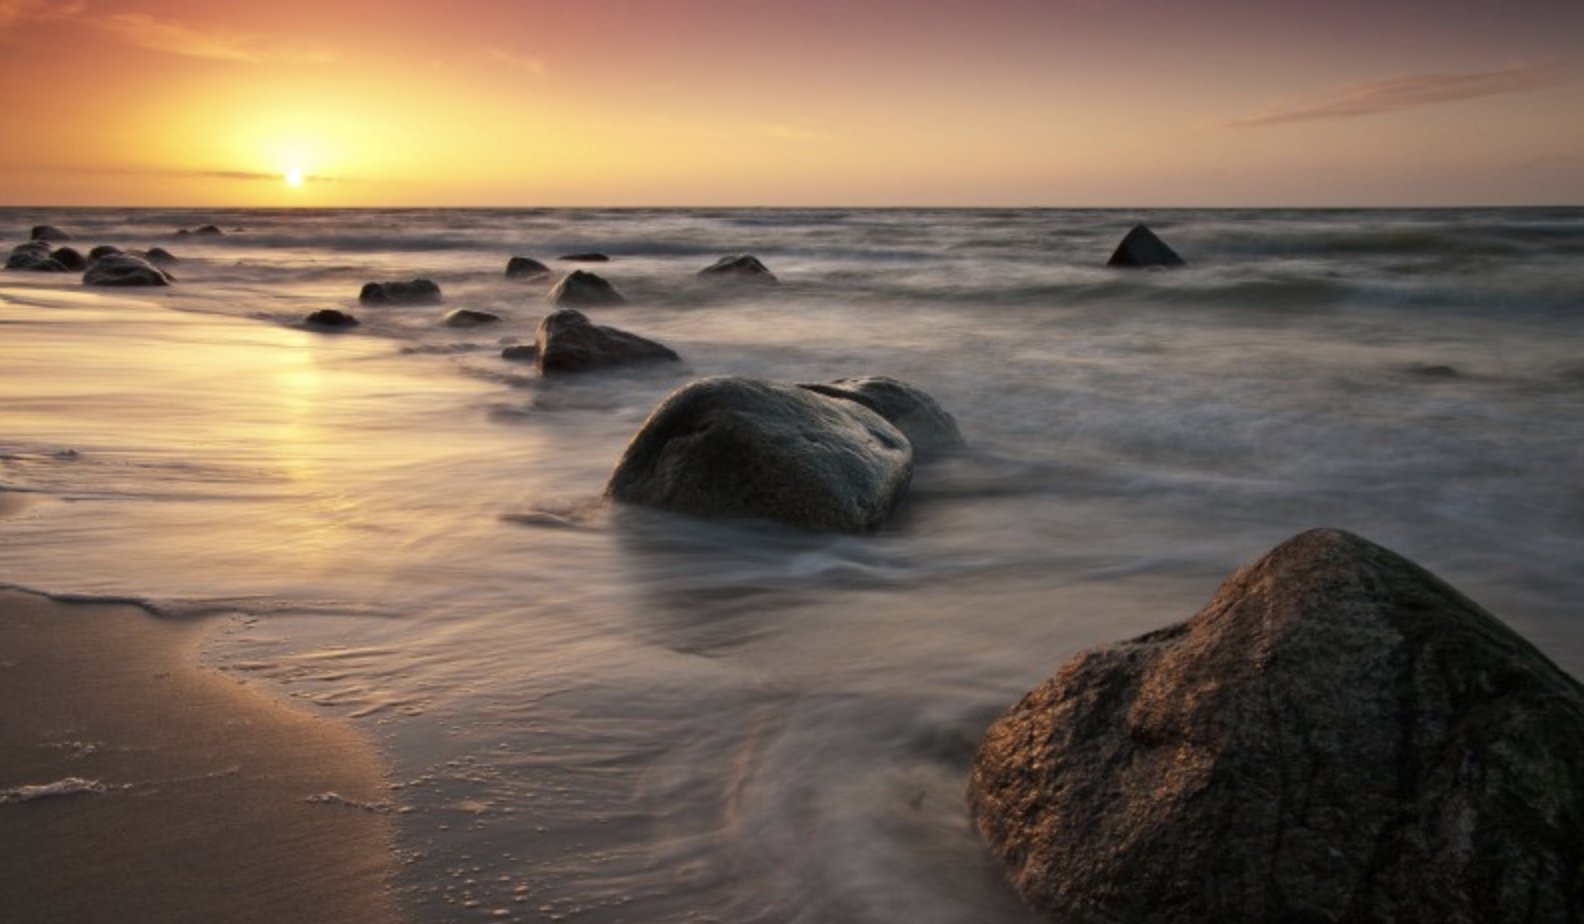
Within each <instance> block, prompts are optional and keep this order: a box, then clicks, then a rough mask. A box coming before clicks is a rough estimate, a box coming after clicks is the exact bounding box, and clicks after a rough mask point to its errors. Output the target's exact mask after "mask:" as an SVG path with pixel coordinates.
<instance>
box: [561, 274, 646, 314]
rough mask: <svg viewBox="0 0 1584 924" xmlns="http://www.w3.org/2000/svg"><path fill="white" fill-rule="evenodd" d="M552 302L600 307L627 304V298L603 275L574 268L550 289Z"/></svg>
mask: <svg viewBox="0 0 1584 924" xmlns="http://www.w3.org/2000/svg"><path fill="white" fill-rule="evenodd" d="M549 301H550V304H552V305H555V306H557V307H559V308H600V307H605V306H609V305H625V304H627V299H626V297H625V296H623V295H622V294H621V293H620V292H618V291H617V290H616V287H615V286H613V285H611V284H610V283H608V282H606V281H605V279H604V278H603V277H600V276H597V275H595V274H594V273H585V272H584V271H582V270H573V271H572V272H570V273H568V274H567V275H566V277H565V278H563V279H562V280H561V281H560V282H558V283H556V284H555V287H554V288H552V289H551V290H550V295H549Z"/></svg>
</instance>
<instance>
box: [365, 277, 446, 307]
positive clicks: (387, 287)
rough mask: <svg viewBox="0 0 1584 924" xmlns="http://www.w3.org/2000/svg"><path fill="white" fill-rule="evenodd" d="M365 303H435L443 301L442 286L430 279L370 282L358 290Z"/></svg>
mask: <svg viewBox="0 0 1584 924" xmlns="http://www.w3.org/2000/svg"><path fill="white" fill-rule="evenodd" d="M358 301H359V302H361V303H363V304H365V305H433V304H437V303H439V302H440V301H442V298H441V295H440V287H439V286H438V285H436V284H435V283H434V282H433V281H432V280H429V279H413V280H411V281H408V282H369V283H365V284H364V285H363V289H362V291H360V292H358Z"/></svg>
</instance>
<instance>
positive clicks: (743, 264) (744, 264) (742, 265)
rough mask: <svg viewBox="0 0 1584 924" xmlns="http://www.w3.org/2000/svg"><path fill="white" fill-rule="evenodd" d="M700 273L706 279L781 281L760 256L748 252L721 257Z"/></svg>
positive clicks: (770, 282) (773, 282)
mask: <svg viewBox="0 0 1584 924" xmlns="http://www.w3.org/2000/svg"><path fill="white" fill-rule="evenodd" d="M698 274H699V275H700V276H702V277H704V278H706V279H717V280H722V281H731V282H759V283H764V284H766V285H775V284H776V283H777V282H779V281H780V280H778V279H776V277H775V274H774V273H772V272H770V270H769V269H768V268H767V267H766V266H765V265H764V264H763V263H761V262H759V258H758V257H756V256H754V255H753V254H747V253H739V254H733V255H732V256H729V257H721V258H720V259H719V260H716V261H715V262H714V263H712V264H710V265H709V266H706V267H704V268H703V269H701V270H699V272H698Z"/></svg>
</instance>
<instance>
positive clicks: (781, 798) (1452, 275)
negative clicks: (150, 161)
mask: <svg viewBox="0 0 1584 924" xmlns="http://www.w3.org/2000/svg"><path fill="white" fill-rule="evenodd" d="M1139 222H1143V223H1145V224H1147V225H1149V226H1150V227H1151V228H1152V229H1153V230H1154V231H1155V232H1156V233H1158V234H1159V235H1160V237H1161V238H1162V239H1164V240H1165V241H1166V242H1167V243H1168V244H1169V245H1170V246H1171V247H1172V248H1174V249H1175V250H1176V251H1177V252H1178V253H1179V254H1181V255H1182V256H1183V258H1184V259H1185V260H1186V261H1187V264H1188V265H1187V266H1186V267H1185V268H1181V269H1176V270H1170V271H1159V270H1133V271H1128V270H1116V269H1108V268H1107V267H1106V261H1107V258H1108V257H1109V255H1110V253H1111V250H1112V249H1113V248H1114V247H1115V246H1116V244H1117V242H1118V241H1119V240H1120V239H1121V237H1122V236H1123V235H1124V234H1125V233H1126V232H1127V231H1128V229H1129V228H1130V227H1131V226H1133V225H1134V224H1135V223H1139ZM44 223H49V224H53V225H57V226H59V227H62V228H64V229H66V230H67V231H69V232H71V233H72V234H73V235H74V236H75V239H76V243H75V245H74V246H77V247H79V248H81V249H84V250H86V249H87V248H88V247H91V246H94V245H97V244H112V245H116V246H119V247H122V248H138V249H141V248H147V247H151V246H160V247H164V248H166V249H167V250H169V251H171V252H172V253H173V254H175V255H176V256H177V257H178V259H179V262H177V263H175V264H173V265H172V266H171V267H170V270H171V272H172V273H173V275H174V276H175V277H176V280H177V281H176V283H175V284H174V285H172V286H170V287H169V288H163V289H100V288H91V287H85V286H83V285H82V284H81V283H80V279H79V275H78V274H64V275H63V274H39V273H24V272H5V273H0V489H4V491H6V492H11V494H12V496H13V497H14V498H15V499H21V500H23V501H26V504H25V505H24V506H23V508H22V510H21V512H20V513H18V514H16V515H14V516H11V517H10V518H8V519H5V520H0V582H3V583H5V584H7V585H10V586H14V587H23V588H28V589H32V590H36V591H40V592H44V593H47V594H50V595H54V596H56V597H58V598H61V599H68V600H81V599H114V600H135V601H138V602H141V603H143V604H145V605H146V606H148V607H149V608H150V609H151V610H152V611H153V612H155V613H157V614H160V615H162V616H165V617H169V618H180V617H186V616H194V615H209V616H211V617H214V618H215V624H216V629H215V630H214V632H213V633H212V635H211V636H210V638H209V641H208V643H207V644H206V646H205V650H204V654H203V657H204V659H205V661H206V663H208V664H210V665H212V666H213V667H215V668H216V669H219V670H221V671H224V672H226V673H228V674H230V675H232V676H234V677H236V678H238V679H241V680H246V681H248V682H249V683H252V684H258V685H260V686H261V687H263V688H266V689H270V690H274V691H276V692H278V693H281V694H283V695H285V696H289V697H291V698H293V699H294V700H296V701H297V702H299V703H301V704H302V706H303V708H306V709H309V710H312V711H315V712H317V713H320V714H323V715H326V716H331V717H335V718H337V719H340V720H344V721H346V722H350V723H353V724H354V725H356V726H357V727H359V728H360V729H362V730H364V731H365V732H366V733H367V734H368V736H369V737H370V738H371V740H373V741H374V742H375V743H376V745H377V747H378V748H379V750H380V752H381V754H382V756H383V758H384V759H385V761H386V763H387V765H388V766H389V768H390V780H391V783H390V788H389V793H388V798H386V799H384V800H381V801H378V802H371V803H349V802H347V801H346V800H341V801H337V800H335V799H330V798H321V802H322V803H323V810H324V811H326V812H354V811H372V812H380V813H384V814H388V815H389V817H390V818H391V819H392V821H393V823H394V824H395V827H396V831H397V848H396V849H397V851H398V853H399V856H400V871H399V874H398V881H397V887H398V888H399V890H400V894H401V896H402V900H403V902H404V903H405V905H406V907H407V909H408V910H409V912H410V915H411V917H412V919H413V920H415V921H418V922H443V921H470V920H520V921H541V920H552V921H568V922H705V921H720V922H738V924H740V922H766V924H769V922H778V924H779V922H807V924H814V922H820V924H833V922H834V924H844V922H852V924H858V922H902V921H906V922H923V924H928V922H965V921H974V922H1024V921H1029V920H1031V915H1030V913H1029V912H1027V911H1026V910H1025V909H1024V907H1023V906H1022V904H1021V903H1020V901H1019V899H1018V898H1017V896H1016V895H1015V893H1014V892H1013V890H1012V888H1011V887H1010V886H1009V885H1008V884H1007V882H1006V880H1005V878H1004V877H1003V875H1002V873H1001V871H1000V870H999V869H998V868H997V866H996V864H995V863H994V862H993V860H992V859H991V858H990V856H989V854H988V852H987V850H986V848H985V847H984V846H983V844H982V843H981V841H980V839H979V837H978V835H977V833H976V832H975V830H974V827H973V825H972V823H971V820H970V819H969V817H968V815H967V812H966V810H965V808H964V794H965V791H966V786H967V780H968V771H969V766H970V763H971V761H972V758H973V754H974V752H975V749H976V747H977V745H978V741H979V739H980V736H981V735H982V734H983V732H984V729H985V728H986V726H987V725H988V724H989V723H990V722H991V721H992V720H993V719H994V717H995V716H996V715H997V714H998V713H999V712H1000V711H1001V710H1003V709H1005V708H1007V707H1008V706H1010V705H1012V704H1013V703H1015V702H1016V701H1017V700H1018V698H1019V697H1020V696H1022V694H1023V693H1024V692H1025V691H1027V690H1028V689H1030V688H1032V687H1033V686H1035V685H1036V684H1038V683H1039V682H1040V681H1042V680H1043V679H1045V678H1046V677H1048V676H1049V675H1051V674H1052V673H1054V672H1055V670H1056V669H1057V668H1058V667H1059V666H1060V665H1061V664H1062V663H1063V662H1064V661H1065V660H1066V659H1067V658H1069V657H1070V656H1071V655H1073V654H1074V653H1076V652H1078V651H1080V650H1082V649H1085V648H1088V647H1091V646H1095V645H1101V644H1105V643H1107V642H1110V641H1116V640H1121V639H1125V638H1129V637H1132V636H1134V635H1136V634H1139V633H1142V632H1145V631H1148V630H1151V629H1155V628H1158V627H1161V626H1163V625H1166V624H1169V623H1172V622H1176V621H1178V620H1181V619H1184V618H1187V617H1188V616H1190V615H1192V614H1193V613H1194V612H1195V611H1196V610H1197V609H1198V608H1199V607H1200V606H1202V605H1203V604H1204V603H1205V602H1206V600H1207V599H1208V598H1209V597H1210V595H1211V594H1212V593H1213V592H1214V590H1215V588H1216V587H1217V585H1218V584H1219V583H1220V582H1221V581H1222V580H1223V579H1225V578H1226V577H1227V576H1229V575H1230V574H1231V573H1232V572H1233V571H1235V570H1236V569H1237V568H1238V567H1240V566H1241V565H1244V564H1246V563H1248V562H1250V561H1252V560H1254V559H1256V558H1257V557H1259V556H1260V555H1261V554H1262V553H1264V552H1265V551H1266V550H1268V549H1270V548H1271V547H1272V546H1274V545H1276V544H1277V543H1279V542H1281V541H1282V540H1284V539H1286V538H1288V537H1290V536H1292V535H1294V534H1296V533H1298V532H1300V531H1303V530H1305V529H1309V528H1311V527H1317V526H1330V527H1340V528H1343V529H1347V530H1351V531H1354V532H1356V533H1359V534H1360V535H1363V536H1364V537H1366V538H1368V539H1371V540H1373V541H1375V542H1378V543H1380V544H1383V545H1385V546H1387V547H1389V548H1391V549H1394V550H1396V551H1398V552H1400V553H1402V554H1403V555H1406V556H1408V557H1409V558H1411V559H1413V560H1414V561H1417V562H1418V563H1420V564H1421V565H1424V566H1425V567H1427V568H1429V569H1430V570H1432V571H1434V572H1435V573H1437V574H1438V575H1440V576H1441V577H1442V578H1444V579H1445V580H1447V581H1448V582H1450V583H1452V584H1453V585H1454V586H1456V587H1458V588H1459V589H1461V590H1462V591H1463V592H1464V593H1466V594H1468V595H1469V596H1470V597H1472V598H1473V599H1475V600H1476V601H1478V602H1480V603H1481V604H1482V605H1484V606H1485V607H1486V608H1487V609H1489V610H1491V611H1492V612H1494V613H1495V614H1497V615H1498V616H1500V617H1501V618H1502V619H1503V620H1505V621H1506V622H1507V623H1508V624H1509V625H1511V626H1512V627H1513V628H1514V629H1515V630H1517V631H1518V632H1519V633H1521V634H1522V635H1523V636H1525V637H1527V638H1528V639H1529V640H1530V641H1532V642H1533V643H1534V644H1535V645H1536V646H1538V647H1539V648H1540V650H1542V651H1543V652H1545V653H1546V654H1547V655H1548V656H1549V657H1551V658H1552V659H1553V660H1555V661H1556V662H1557V663H1558V664H1560V665H1561V666H1562V667H1564V668H1565V669H1567V670H1568V671H1570V672H1572V673H1573V674H1574V675H1575V676H1578V675H1580V674H1581V673H1584V613H1581V611H1580V608H1579V601H1580V600H1581V599H1584V209H1579V208H1528V209H1434V210H1324V211H1321V210H1241V209H1188V210H1069V209H982V210H981V209H951V210H920V209H896V210H890V209H879V210H868V209H840V208H827V209H611V210H604V209H522V210H517V209H418V210H347V211H340V210H300V211H291V210H273V211H271V210H228V209H201V210H197V209H36V208H8V209H0V240H3V242H4V243H6V244H7V245H8V246H9V245H11V244H16V243H20V242H22V241H23V240H25V239H26V238H27V236H28V234H29V229H30V227H31V226H32V225H35V224H44ZM208 224H213V225H216V226H217V227H219V228H220V229H221V230H222V231H223V232H224V233H223V234H222V235H219V236H196V235H190V234H189V235H185V236H177V235H176V232H177V230H178V229H190V228H195V227H198V226H201V225H208ZM580 251H598V252H601V253H604V254H607V255H609V257H610V260H609V261H608V262H605V263H600V264H596V265H587V264H574V263H568V262H564V261H559V260H558V259H557V257H559V256H560V255H563V254H570V253H574V252H580ZM736 253H751V254H754V255H756V256H758V257H759V258H760V259H761V260H762V261H764V263H765V264H766V265H767V266H768V267H769V268H770V269H771V271H772V272H773V273H774V274H775V275H776V276H777V277H779V279H780V281H781V284H780V285H777V286H774V287H752V286H735V287H721V286H718V285H711V284H709V283H708V282H707V281H706V280H704V279H701V278H699V277H698V275H697V273H698V271H699V270H700V269H702V268H704V267H706V266H708V265H710V264H711V263H713V262H714V261H715V260H716V259H718V258H720V257H722V256H725V255H728V254H736ZM513 256H528V257H534V258H536V259H539V260H541V261H543V262H545V263H546V264H548V265H549V266H550V267H551V268H552V270H553V271H554V273H555V275H560V274H562V273H565V272H567V271H569V270H570V269H573V268H582V269H585V270H592V271H594V272H596V273H598V274H599V275H601V276H603V277H605V278H606V279H607V280H609V281H610V282H612V283H613V284H614V285H615V286H616V287H617V288H618V289H619V290H620V291H621V292H622V293H624V294H625V295H626V297H627V299H628V304H626V305H621V306H615V307H608V308H597V309H589V310H588V313H589V315H590V316H591V318H592V319H593V320H594V321H595V322H596V323H600V324H607V325H612V326H616V327H619V328H622V329H624V330H627V331H631V332H633V333H637V334H640V335H643V336H645V337H649V338H651V339H655V340H659V341H661V342H662V343H665V344H666V345H668V346H670V347H672V348H673V349H675V350H676V351H677V352H678V353H679V354H680V355H681V357H682V361H681V362H678V363H657V364H649V365H642V366H634V367H629V368H624V369H612V370H607V371H599V372H590V373H586V374H581V375H563V376H559V377H555V376H552V377H541V376H540V375H539V374H537V373H536V372H535V370H534V368H533V366H532V365H531V364H525V363H522V362H518V361H512V360H508V359H505V358H503V357H502V350H503V348H504V347H506V346H509V345H513V344H520V343H532V342H533V338H534V330H535V327H536V325H537V324H538V322H539V321H540V319H541V318H542V317H544V316H545V315H546V314H547V313H548V312H549V311H550V310H551V309H550V308H549V306H548V304H547V301H546V294H547V290H548V288H549V286H550V283H551V282H552V281H553V280H554V277H551V278H550V279H538V280H522V279H510V278H507V277H506V276H505V272H504V270H505V266H506V263H507V260H508V259H509V258H511V257H513ZM419 277H422V278H428V279H432V280H434V281H435V282H437V283H438V284H439V285H440V286H441V288H442V290H443V292H444V299H445V301H444V304H443V305H440V306H409V307H400V306H362V305H359V304H358V292H359V290H360V288H361V287H362V285H363V284H364V283H366V282H370V281H385V280H408V279H413V278H419ZM321 308H339V309H342V310H346V311H349V312H351V313H353V314H354V315H356V316H357V317H358V318H359V319H360V320H361V322H362V323H361V325H360V326H358V327H356V328H355V329H352V330H350V331H345V332H337V333H331V332H325V331H320V330H313V329H309V328H307V327H305V326H304V324H303V323H302V319H303V318H304V316H306V315H307V314H308V313H309V312H312V311H315V310H318V309H321ZM456 308H471V309H476V310H480V311H488V312H492V313H495V314H497V315H499V316H500V317H501V318H502V320H501V321H500V322H499V323H497V324H493V325H487V326H482V327H475V328H469V329H458V328H452V327H447V326H445V324H444V323H443V317H444V315H445V313H446V312H447V311H449V310H451V309H456ZM711 375H737V376H754V377H759V378H764V379H770V380H774V381H778V382H788V383H799V382H825V381H831V380H834V379H838V378H843V377H848V376H857V375H886V376H892V377H895V378H898V379H902V380H904V381H907V382H909V383H912V384H914V385H916V386H917V387H919V388H921V389H923V390H924V391H926V392H927V393H929V394H930V395H932V396H933V397H934V398H935V399H936V400H937V401H938V402H939V403H940V404H941V406H942V407H944V408H945V409H946V410H947V411H948V412H950V413H951V414H952V415H953V416H954V417H955V418H956V420H957V422H958V424H959V426H960V428H961V430H962V432H963V434H964V436H965V438H966V439H967V442H968V449H967V450H966V451H965V452H962V453H960V454H958V455H956V456H954V457H950V458H947V459H944V460H941V461H938V462H934V463H930V464H925V465H920V466H919V467H918V468H917V470H916V471H915V473H914V475H913V480H912V485H911V488H910V490H909V493H908V495H907V499H906V501H905V503H904V505H903V506H902V507H901V509H899V510H898V511H897V513H896V515H895V516H894V517H893V518H892V519H891V521H890V522H889V523H888V525H887V526H886V527H885V528H883V529H881V530H879V531H878V532H875V533H872V534H866V535H832V534H818V533H808V532H802V531H799V530H796V529H792V528H789V527H784V526H778V525H775V524H769V523H760V522H741V521H726V520H707V519H694V518H689V517H686V516H680V515H674V514H668V513H663V512H659V511H653V510H646V509H641V508H632V507H623V506H619V505H612V504H610V503H608V502H607V501H606V500H605V499H604V497H603V495H604V490H605V483H606V479H607V478H608V476H609V474H610V471H611V469H612V467H613V466H614V465H615V463H616V461H617V459H618V458H619V457H620V455H621V453H622V450H623V448H624V447H625V446H626V444H627V442H628V440H629V439H630V438H631V437H632V436H633V434H634V433H635V432H637V430H638V429H639V427H640V426H641V425H642V424H643V422H644V420H645V418H646V416H647V415H648V414H649V413H650V411H651V410H652V409H653V408H654V407H655V406H656V405H657V404H658V403H659V402H660V401H661V400H662V399H663V398H664V397H665V396H666V395H667V394H669V393H670V392H672V391H673V390H675V389H677V388H679V387H681V386H682V385H684V384H685V383H687V382H689V381H692V380H694V379H697V378H700V377H703V376H711ZM309 795H313V794H305V797H307V796H309ZM318 795H319V796H321V797H322V796H323V794H318ZM106 798H114V796H113V795H111V796H107V797H106Z"/></svg>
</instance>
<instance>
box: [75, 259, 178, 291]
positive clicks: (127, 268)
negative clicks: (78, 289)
mask: <svg viewBox="0 0 1584 924" xmlns="http://www.w3.org/2000/svg"><path fill="white" fill-rule="evenodd" d="M82 281H83V285H85V286H168V285H170V284H171V283H172V282H174V281H175V279H174V278H173V277H172V276H171V275H170V274H169V273H167V272H165V271H164V270H162V269H160V268H159V267H157V266H155V265H154V264H152V263H150V262H149V261H147V260H145V259H143V258H142V257H134V256H133V255H131V254H129V253H113V254H110V255H109V256H105V257H100V258H99V259H97V260H94V261H93V262H91V263H89V264H88V271H87V272H86V273H83V279H82Z"/></svg>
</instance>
